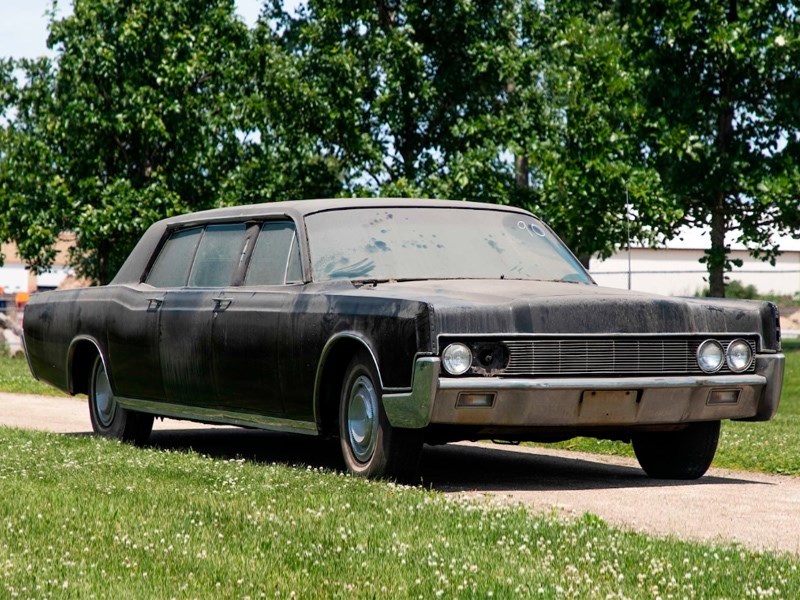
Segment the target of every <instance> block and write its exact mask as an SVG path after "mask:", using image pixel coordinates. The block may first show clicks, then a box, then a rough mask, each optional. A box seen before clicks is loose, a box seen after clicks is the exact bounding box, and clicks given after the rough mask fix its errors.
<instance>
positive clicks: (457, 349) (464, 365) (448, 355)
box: [442, 342, 475, 376]
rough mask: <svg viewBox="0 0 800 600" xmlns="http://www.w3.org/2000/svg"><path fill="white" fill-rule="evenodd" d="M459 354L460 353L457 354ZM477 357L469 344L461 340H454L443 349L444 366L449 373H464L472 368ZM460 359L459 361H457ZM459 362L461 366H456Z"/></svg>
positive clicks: (456, 374)
mask: <svg viewBox="0 0 800 600" xmlns="http://www.w3.org/2000/svg"><path fill="white" fill-rule="evenodd" d="M456 354H458V355H456ZM474 359H475V357H474V356H473V354H472V350H470V348H469V346H467V345H466V344H462V343H461V342H453V343H452V344H448V345H447V347H445V349H444V350H443V351H442V367H444V370H445V371H446V372H447V373H448V374H449V375H454V376H458V375H463V374H464V373H466V372H467V371H469V370H470V369H471V368H472V362H473V360H474ZM456 361H458V362H456ZM454 363H455V364H459V365H460V366H459V367H455V366H454Z"/></svg>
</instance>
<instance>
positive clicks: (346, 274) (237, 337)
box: [24, 199, 784, 479]
mask: <svg viewBox="0 0 800 600" xmlns="http://www.w3.org/2000/svg"><path fill="white" fill-rule="evenodd" d="M24 330H25V344H26V349H27V356H28V360H29V364H30V367H31V371H32V372H33V374H34V376H35V377H37V378H38V379H42V380H44V381H47V382H49V383H51V384H52V385H54V386H56V387H58V388H60V389H62V390H65V391H67V392H69V393H70V394H79V393H84V394H87V395H88V397H89V413H90V416H91V422H92V427H93V429H94V431H95V432H97V433H98V434H100V435H104V436H109V437H113V438H117V439H122V440H127V441H133V442H136V443H144V442H145V441H146V440H147V439H148V436H149V434H150V430H151V428H152V424H153V417H154V416H166V417H173V418H179V419H190V420H195V421H201V422H208V423H227V424H233V425H241V426H244V427H256V428H263V429H272V430H280V431H290V432H295V433H301V434H307V435H315V436H329V437H335V436H338V437H339V438H340V440H341V448H342V454H343V456H344V460H345V462H346V465H347V468H348V470H349V471H351V472H353V473H356V474H361V475H366V476H369V477H392V478H402V479H408V478H411V477H413V476H414V473H415V472H416V470H417V468H418V464H419V459H420V455H421V451H422V446H423V443H430V444H439V443H446V442H449V441H456V440H465V439H472V440H478V439H499V440H509V441H523V440H534V441H545V442H548V441H559V440H564V439H569V438H571V437H574V436H579V435H580V436H591V437H597V438H603V439H616V440H626V441H631V442H632V443H633V448H634V450H635V453H636V456H637V458H638V459H639V462H640V464H641V465H642V467H643V468H644V470H645V471H646V472H647V473H648V474H649V475H651V476H653V477H660V478H697V477H700V476H702V475H703V473H705V471H706V470H707V468H708V466H709V464H710V463H711V460H712V458H713V456H714V453H715V451H716V446H717V441H718V437H719V430H720V421H721V420H722V419H737V420H754V421H759V420H768V419H770V418H772V416H773V415H774V414H775V412H776V410H777V408H778V403H779V399H780V392H781V385H782V379H783V366H784V357H783V355H782V354H781V346H780V324H779V318H778V312H777V309H776V307H775V305H773V304H771V303H768V302H752V301H741V300H718V299H693V298H670V297H661V296H654V295H649V294H643V293H634V292H629V291H621V290H616V289H609V288H602V287H598V286H597V285H596V284H595V283H594V282H593V281H592V278H591V277H590V276H589V274H588V273H587V272H586V270H585V269H584V268H583V267H582V266H581V264H580V263H579V262H578V261H577V260H576V259H575V257H574V256H573V255H572V254H571V253H570V251H569V250H568V249H567V248H566V247H565V246H564V244H563V243H562V242H561V241H560V240H559V239H558V238H557V237H556V235H555V234H554V233H553V232H552V231H551V230H550V228H548V227H547V225H545V224H544V223H542V222H541V221H540V220H538V219H537V218H536V217H534V216H533V215H531V214H530V213H528V212H526V211H524V210H520V209H517V208H512V207H507V206H497V205H487V204H478V203H470V202H453V201H443V200H405V199H402V200H400V199H379V200H356V199H352V200H308V201H299V202H283V203H271V204H261V205H251V206H240V207H233V208H222V209H217V210H210V211H205V212H200V213H194V214H188V215H184V216H180V217H175V218H170V219H165V220H163V221H159V222H158V223H155V224H154V225H152V226H151V227H150V229H148V231H147V232H146V233H145V235H144V236H143V237H142V239H141V240H140V242H139V243H138V245H137V246H136V248H135V249H134V250H133V252H132V253H131V255H130V257H129V258H128V259H127V261H126V262H125V264H124V265H123V266H122V268H121V269H120V271H119V273H118V274H117V276H116V277H115V278H114V280H113V281H112V282H111V283H110V284H109V285H107V286H102V287H92V288H85V289H78V290H65V291H55V292H44V293H39V294H35V295H34V296H33V297H32V298H31V300H30V302H29V304H28V306H27V308H26V310H25V317H24Z"/></svg>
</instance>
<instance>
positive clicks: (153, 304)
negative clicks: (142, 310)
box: [147, 298, 164, 311]
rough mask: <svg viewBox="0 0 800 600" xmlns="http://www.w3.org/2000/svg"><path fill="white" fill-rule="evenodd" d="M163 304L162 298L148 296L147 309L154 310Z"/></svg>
mask: <svg viewBox="0 0 800 600" xmlns="http://www.w3.org/2000/svg"><path fill="white" fill-rule="evenodd" d="M162 304H164V299H163V298H148V299H147V310H148V311H154V310H158V309H159V308H161V305H162Z"/></svg>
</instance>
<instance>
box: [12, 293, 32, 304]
mask: <svg viewBox="0 0 800 600" xmlns="http://www.w3.org/2000/svg"><path fill="white" fill-rule="evenodd" d="M30 297H31V295H30V294H29V293H28V292H18V293H17V295H16V298H15V299H16V301H17V306H24V305H25V304H27V303H28V300H30Z"/></svg>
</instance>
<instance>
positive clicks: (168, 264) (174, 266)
mask: <svg viewBox="0 0 800 600" xmlns="http://www.w3.org/2000/svg"><path fill="white" fill-rule="evenodd" d="M201 233H203V229H202V228H201V227H194V228H192V229H183V230H181V231H176V232H175V233H173V234H172V235H171V236H169V239H168V240H167V241H166V243H165V244H164V247H163V248H161V252H160V253H159V254H158V258H156V262H155V264H154V265H153V268H152V269H150V273H149V274H148V275H147V279H146V282H147V283H149V284H150V285H152V286H154V287H183V286H185V285H186V280H187V278H188V277H189V269H190V268H191V266H192V259H193V258H194V253H195V251H196V250H197V243H198V242H199V241H200V234H201Z"/></svg>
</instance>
